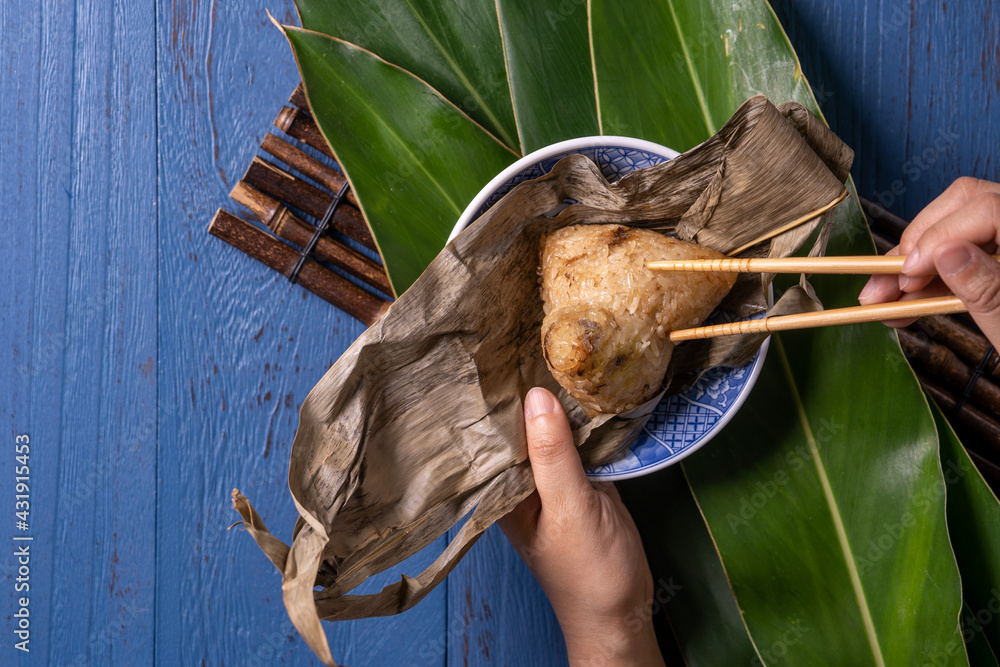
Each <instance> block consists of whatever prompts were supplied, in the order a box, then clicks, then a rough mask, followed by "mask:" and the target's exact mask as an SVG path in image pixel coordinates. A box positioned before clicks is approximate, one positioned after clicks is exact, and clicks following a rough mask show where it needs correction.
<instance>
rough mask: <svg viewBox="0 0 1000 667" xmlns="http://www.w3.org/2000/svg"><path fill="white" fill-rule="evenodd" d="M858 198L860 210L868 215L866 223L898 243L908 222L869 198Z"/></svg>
mask: <svg viewBox="0 0 1000 667" xmlns="http://www.w3.org/2000/svg"><path fill="white" fill-rule="evenodd" d="M858 199H860V200H861V210H863V211H864V212H865V215H866V216H867V217H868V223H869V224H870V225H871V227H872V229H876V230H879V231H880V232H881V233H882V234H883V235H884V236H886V237H888V238H890V239H893V240H894V241H895V242H896V243H897V244H898V243H899V239H900V238H901V237H902V236H903V231H904V230H905V229H906V228H907V226H908V225H909V224H910V222H909V221H908V220H906V219H904V218H901V217H899V216H898V215H896V214H895V213H893V212H892V211H889V210H887V209H884V208H882V207H881V206H879V205H878V204H876V203H875V202H873V201H871V200H869V199H865V198H864V197H859V198H858Z"/></svg>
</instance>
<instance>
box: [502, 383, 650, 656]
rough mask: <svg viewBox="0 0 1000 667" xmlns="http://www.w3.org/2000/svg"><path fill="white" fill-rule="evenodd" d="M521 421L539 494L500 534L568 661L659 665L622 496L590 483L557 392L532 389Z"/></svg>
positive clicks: (634, 535)
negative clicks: (523, 568)
mask: <svg viewBox="0 0 1000 667" xmlns="http://www.w3.org/2000/svg"><path fill="white" fill-rule="evenodd" d="M524 421H525V429H526V431H527V438H528V458H529V460H530V461H531V469H532V472H533V473H534V477H535V486H536V488H537V491H536V492H535V493H533V494H532V495H531V496H529V497H528V498H526V499H525V500H524V501H523V502H522V503H521V504H520V505H518V507H517V508H515V509H514V511H513V512H511V513H510V514H508V515H507V516H505V517H504V518H503V519H501V520H500V527H501V528H502V529H503V531H504V534H505V535H506V536H507V539H508V540H510V543H511V544H512V545H513V546H514V548H515V549H516V550H517V552H518V553H519V554H520V555H521V557H522V558H523V559H524V561H525V563H527V565H528V567H529V568H530V569H531V571H532V573H533V574H534V575H535V578H536V579H538V582H539V583H540V584H541V585H542V589H543V590H544V591H545V594H546V595H547V596H548V598H549V601H550V602H551V603H552V609H553V610H554V611H555V614H556V618H557V619H558V620H559V625H560V627H561V628H562V631H563V635H564V637H565V638H566V649H567V652H568V653H569V660H570V664H573V665H576V664H588V665H589V664H594V665H643V666H646V665H652V666H655V665H662V664H663V658H662V657H661V655H660V650H659V647H658V646H657V644H656V636H655V634H654V633H653V625H652V613H651V611H650V610H651V606H652V601H653V577H652V575H651V574H650V571H649V564H648V563H647V561H646V555H645V552H644V551H643V549H642V541H641V539H640V538H639V531H638V530H637V529H636V527H635V523H634V522H633V521H632V517H631V516H630V515H629V513H628V510H627V509H625V505H624V504H623V503H622V501H621V498H620V497H619V495H618V491H617V490H616V489H615V487H614V485H613V484H611V483H610V482H601V483H591V482H590V481H589V480H588V479H587V477H586V474H585V473H584V470H583V464H582V463H581V462H580V455H579V454H578V453H577V451H576V448H575V447H574V446H573V434H572V432H571V430H570V426H569V422H568V421H567V420H566V415H565V413H564V412H563V409H562V406H560V405H559V401H558V400H556V397H555V396H553V395H552V393H551V392H549V391H547V390H545V389H542V388H537V387H536V388H535V389H532V390H531V391H529V392H528V395H527V396H526V397H525V401H524Z"/></svg>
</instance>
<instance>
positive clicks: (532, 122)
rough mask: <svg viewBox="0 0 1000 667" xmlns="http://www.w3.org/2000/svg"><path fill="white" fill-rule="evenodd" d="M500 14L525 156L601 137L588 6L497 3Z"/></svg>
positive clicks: (509, 0)
mask: <svg viewBox="0 0 1000 667" xmlns="http://www.w3.org/2000/svg"><path fill="white" fill-rule="evenodd" d="M497 12H498V14H499V17H500V32H501V34H502V36H503V47H504V55H505V58H506V61H507V71H508V72H509V79H510V89H511V96H512V98H513V101H514V110H515V112H516V114H517V121H518V129H519V130H520V133H521V145H522V146H523V148H524V152H525V153H530V152H531V151H534V150H537V149H539V148H542V147H544V146H548V145H549V144H553V143H555V142H557V141H563V140H564V139H573V138H575V137H587V136H593V135H597V134H600V133H601V132H600V127H599V126H598V123H597V103H596V100H595V97H594V74H593V70H592V69H591V67H590V44H589V35H588V32H587V12H586V8H585V7H584V6H583V4H582V3H570V2H564V3H560V4H558V5H555V4H554V3H546V2H524V1H523V0H497Z"/></svg>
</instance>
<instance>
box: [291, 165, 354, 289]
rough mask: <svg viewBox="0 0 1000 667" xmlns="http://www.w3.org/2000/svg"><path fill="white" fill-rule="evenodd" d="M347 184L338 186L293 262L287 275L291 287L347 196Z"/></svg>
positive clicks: (345, 182) (297, 279)
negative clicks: (307, 241) (311, 233)
mask: <svg viewBox="0 0 1000 667" xmlns="http://www.w3.org/2000/svg"><path fill="white" fill-rule="evenodd" d="M348 186H349V184H348V183H347V181H344V184H343V185H341V186H340V190H338V191H337V194H335V195H334V196H333V199H332V200H331V201H330V205H329V206H327V207H326V213H324V214H323V218H322V219H321V220H320V221H319V224H318V225H316V229H315V231H313V235H312V238H310V239H309V243H307V244H306V245H305V247H303V248H302V250H300V251H299V259H298V260H297V261H296V262H295V266H293V267H292V270H291V272H290V273H289V274H288V282H290V283H292V284H293V285H294V284H295V283H297V282H298V281H299V272H300V271H302V267H303V266H305V263H306V260H307V259H309V257H310V256H311V255H312V251H313V248H315V247H316V243H317V242H318V241H319V237H320V236H322V235H323V232H325V231H326V228H327V227H329V226H330V221H331V220H333V214H334V212H335V211H336V210H337V206H338V205H339V204H340V202H341V201H342V200H343V199H344V195H345V194H347V188H348Z"/></svg>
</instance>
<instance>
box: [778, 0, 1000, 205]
mask: <svg viewBox="0 0 1000 667" xmlns="http://www.w3.org/2000/svg"><path fill="white" fill-rule="evenodd" d="M773 5H774V10H775V13H776V14H777V15H778V18H779V19H780V20H781V22H782V25H784V26H785V30H786V31H787V33H788V36H789V39H790V40H791V42H792V46H794V47H795V49H796V52H797V53H798V55H799V59H800V60H801V62H802V70H803V73H804V74H805V75H806V78H807V79H808V80H809V82H810V84H811V85H812V87H813V90H814V91H815V93H816V98H817V99H818V101H819V103H820V108H821V109H822V110H823V113H824V114H825V115H826V118H827V121H828V122H829V123H830V127H831V128H833V130H834V131H835V132H837V133H838V134H839V135H840V137H841V138H842V139H843V140H844V141H846V142H847V144H848V145H849V146H851V148H853V149H854V152H855V158H854V167H853V169H852V170H851V173H852V175H853V176H854V180H855V183H856V184H857V188H858V193H859V194H860V195H861V196H863V197H867V198H868V199H871V200H873V201H877V202H879V203H880V204H882V206H884V207H886V208H888V209H889V210H890V211H892V212H894V213H897V214H899V215H902V216H903V217H904V218H906V219H907V220H911V219H913V217H914V216H915V215H916V214H917V213H918V212H919V211H920V209H922V208H923V207H924V206H925V205H927V203H928V202H930V201H931V200H932V199H933V198H934V197H936V196H937V195H938V194H940V193H941V191H942V190H943V189H944V188H946V187H947V186H948V185H949V184H951V182H952V181H954V180H955V179H956V178H958V177H959V176H976V177H978V178H985V179H989V180H992V181H997V180H1000V156H998V155H997V150H996V149H997V146H998V145H1000V122H998V121H1000V71H998V69H997V67H996V63H997V62H1000V31H998V30H997V29H996V24H997V20H998V19H1000V4H998V3H996V2H993V1H987V2H977V3H961V4H956V3H950V2H936V3H922V2H903V1H901V0H891V1H890V2H874V1H865V0H851V1H850V2H824V1H823V0H774V2H773Z"/></svg>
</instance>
